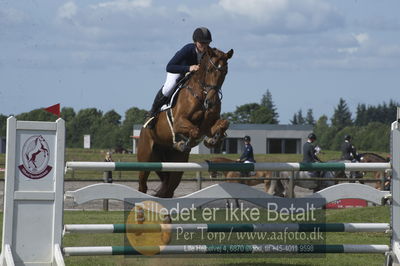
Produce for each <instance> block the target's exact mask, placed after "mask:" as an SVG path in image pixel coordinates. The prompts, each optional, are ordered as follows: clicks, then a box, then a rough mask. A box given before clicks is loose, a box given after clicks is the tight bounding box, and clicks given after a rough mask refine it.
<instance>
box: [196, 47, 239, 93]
mask: <svg viewBox="0 0 400 266" xmlns="http://www.w3.org/2000/svg"><path fill="white" fill-rule="evenodd" d="M232 55H233V50H232V49H231V50H229V52H227V53H224V52H222V51H220V50H218V49H217V48H210V47H209V48H208V49H207V51H206V54H205V55H204V56H203V58H202V60H201V62H200V67H201V68H202V70H203V71H204V84H203V87H204V89H205V90H207V91H208V90H210V89H216V90H219V89H221V86H222V83H224V80H225V76H226V74H227V73H228V59H230V58H231V57H232Z"/></svg>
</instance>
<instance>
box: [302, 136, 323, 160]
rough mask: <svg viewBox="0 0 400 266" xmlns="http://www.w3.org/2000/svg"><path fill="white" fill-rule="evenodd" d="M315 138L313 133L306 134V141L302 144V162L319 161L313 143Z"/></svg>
mask: <svg viewBox="0 0 400 266" xmlns="http://www.w3.org/2000/svg"><path fill="white" fill-rule="evenodd" d="M316 140H317V136H316V135H315V134H314V133H310V134H309V135H308V139H307V142H306V143H304V145H303V163H315V162H321V160H320V159H319V158H318V156H317V152H318V149H317V147H316V146H315V145H314V144H313V143H314V142H315V141H316Z"/></svg>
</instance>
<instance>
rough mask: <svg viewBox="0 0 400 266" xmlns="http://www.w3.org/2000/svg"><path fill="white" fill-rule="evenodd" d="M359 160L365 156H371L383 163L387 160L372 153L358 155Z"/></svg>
mask: <svg viewBox="0 0 400 266" xmlns="http://www.w3.org/2000/svg"><path fill="white" fill-rule="evenodd" d="M359 156H360V158H361V157H365V156H373V157H376V158H378V159H380V160H382V161H384V162H386V161H388V160H387V159H385V158H383V157H382V156H380V155H379V154H376V153H373V152H365V153H360V154H359Z"/></svg>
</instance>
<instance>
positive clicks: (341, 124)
mask: <svg viewBox="0 0 400 266" xmlns="http://www.w3.org/2000/svg"><path fill="white" fill-rule="evenodd" d="M331 122H332V126H333V127H335V128H336V129H337V130H338V131H340V130H342V129H343V128H345V127H347V126H351V125H353V121H352V119H351V112H350V111H349V107H348V106H347V103H346V101H345V100H344V99H343V98H340V99H339V104H338V105H337V107H336V108H335V110H334V113H333V117H332V118H331Z"/></svg>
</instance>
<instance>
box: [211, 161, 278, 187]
mask: <svg viewBox="0 0 400 266" xmlns="http://www.w3.org/2000/svg"><path fill="white" fill-rule="evenodd" d="M206 162H207V163H239V162H237V161H235V160H231V159H228V158H225V157H216V158H212V159H210V160H206ZM209 173H210V177H211V178H215V177H217V174H218V173H217V171H210V172H209ZM222 174H223V175H224V177H225V178H226V179H231V178H238V177H243V174H242V172H240V171H222ZM269 177H272V172H271V171H256V172H254V175H252V176H250V177H249V179H246V180H227V182H231V183H240V184H244V185H248V186H255V185H258V184H262V183H264V190H265V192H268V193H270V194H273V193H274V191H273V190H271V191H270V187H271V181H272V180H257V178H269ZM250 178H251V179H250Z"/></svg>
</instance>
